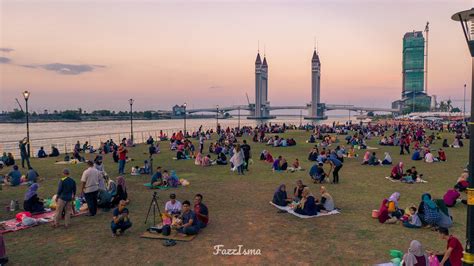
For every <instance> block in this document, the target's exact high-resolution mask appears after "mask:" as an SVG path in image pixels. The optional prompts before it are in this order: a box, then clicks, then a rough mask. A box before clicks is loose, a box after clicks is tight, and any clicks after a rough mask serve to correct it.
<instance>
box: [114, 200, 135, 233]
mask: <svg viewBox="0 0 474 266" xmlns="http://www.w3.org/2000/svg"><path fill="white" fill-rule="evenodd" d="M126 206H127V202H126V201H124V200H121V201H120V202H119V205H118V207H117V208H116V209H115V210H114V212H113V218H112V222H111V223H110V228H111V229H112V237H116V236H119V235H121V234H123V233H125V230H127V229H128V228H130V227H132V222H130V217H129V211H128V209H127V208H126Z"/></svg>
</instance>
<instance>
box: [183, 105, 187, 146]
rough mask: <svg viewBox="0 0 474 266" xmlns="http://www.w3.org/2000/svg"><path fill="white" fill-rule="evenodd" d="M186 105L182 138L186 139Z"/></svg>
mask: <svg viewBox="0 0 474 266" xmlns="http://www.w3.org/2000/svg"><path fill="white" fill-rule="evenodd" d="M186 105H187V104H186V103H184V105H183V106H184V132H183V133H184V138H186Z"/></svg>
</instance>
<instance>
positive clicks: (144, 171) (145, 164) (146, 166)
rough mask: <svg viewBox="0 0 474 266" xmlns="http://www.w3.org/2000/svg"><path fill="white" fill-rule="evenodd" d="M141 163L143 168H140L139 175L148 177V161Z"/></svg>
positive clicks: (149, 171) (149, 170) (149, 169)
mask: <svg viewBox="0 0 474 266" xmlns="http://www.w3.org/2000/svg"><path fill="white" fill-rule="evenodd" d="M143 163H144V165H143V167H142V168H140V174H145V175H149V174H150V173H151V168H150V163H149V162H148V160H145V161H144V162H143Z"/></svg>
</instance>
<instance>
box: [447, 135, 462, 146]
mask: <svg viewBox="0 0 474 266" xmlns="http://www.w3.org/2000/svg"><path fill="white" fill-rule="evenodd" d="M461 147H464V143H463V142H462V140H461V138H459V137H456V138H454V141H453V144H451V145H449V144H448V140H447V139H444V140H443V148H461Z"/></svg>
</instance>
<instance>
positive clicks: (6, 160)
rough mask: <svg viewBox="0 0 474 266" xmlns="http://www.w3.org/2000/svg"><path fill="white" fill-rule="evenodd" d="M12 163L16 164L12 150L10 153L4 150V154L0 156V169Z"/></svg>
mask: <svg viewBox="0 0 474 266" xmlns="http://www.w3.org/2000/svg"><path fill="white" fill-rule="evenodd" d="M12 165H15V158H14V157H13V154H12V153H11V152H9V153H8V154H7V153H6V152H3V155H2V157H1V158H0V169H2V168H3V167H4V166H6V167H8V166H12Z"/></svg>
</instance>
